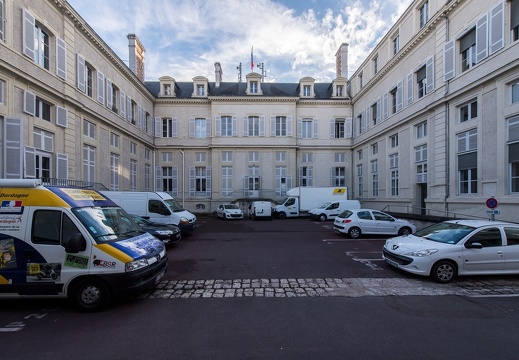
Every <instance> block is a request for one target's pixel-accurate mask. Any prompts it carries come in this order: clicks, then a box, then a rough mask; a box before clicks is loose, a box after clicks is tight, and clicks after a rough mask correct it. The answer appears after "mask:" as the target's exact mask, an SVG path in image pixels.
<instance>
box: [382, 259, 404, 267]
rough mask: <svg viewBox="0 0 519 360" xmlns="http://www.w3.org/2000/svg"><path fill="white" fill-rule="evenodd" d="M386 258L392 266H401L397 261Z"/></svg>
mask: <svg viewBox="0 0 519 360" xmlns="http://www.w3.org/2000/svg"><path fill="white" fill-rule="evenodd" d="M384 260H385V261H386V262H387V263H388V264H389V265H391V266H394V267H399V266H400V265H399V264H398V263H397V262H396V261H393V260H390V259H388V258H384Z"/></svg>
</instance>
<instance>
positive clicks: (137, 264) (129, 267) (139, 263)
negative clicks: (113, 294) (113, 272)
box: [126, 259, 148, 271]
mask: <svg viewBox="0 0 519 360" xmlns="http://www.w3.org/2000/svg"><path fill="white" fill-rule="evenodd" d="M146 266H148V260H147V259H140V260H135V261H130V262H127V263H126V271H135V270H138V269H140V268H143V267H146Z"/></svg>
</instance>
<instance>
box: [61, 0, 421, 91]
mask: <svg viewBox="0 0 519 360" xmlns="http://www.w3.org/2000/svg"><path fill="white" fill-rule="evenodd" d="M68 2H69V3H70V4H71V5H72V6H73V7H74V8H75V9H76V11H77V12H78V13H79V15H80V16H81V17H83V19H85V21H86V22H88V23H89V25H90V26H91V27H92V28H93V29H94V30H95V32H96V33H97V34H98V35H99V36H101V38H102V39H103V40H104V41H105V42H106V43H107V44H108V45H109V46H110V47H111V48H112V49H113V50H114V51H115V52H116V54H117V55H118V56H119V57H120V58H121V59H123V60H124V61H127V60H128V40H127V38H126V35H128V34H136V35H137V37H138V38H139V40H140V41H141V43H142V44H143V45H144V47H145V49H146V53H145V68H146V80H147V81H157V80H158V79H159V77H161V76H165V75H167V76H171V77H173V78H175V80H177V81H191V80H192V79H193V77H195V76H199V75H201V76H205V77H207V78H208V79H209V81H214V63H215V62H220V64H221V65H222V69H223V81H224V82H225V81H237V80H238V70H237V69H236V68H237V66H238V64H239V63H241V64H242V79H243V80H245V75H246V74H247V73H249V72H251V67H250V55H251V48H252V47H253V48H254V62H255V64H258V63H263V64H264V69H265V70H266V73H267V77H266V78H265V81H268V82H298V81H299V79H301V78H302V77H305V76H311V77H313V78H314V79H316V81H318V82H329V81H331V80H333V79H334V78H335V53H336V52H337V50H338V48H339V46H340V44H341V43H343V42H346V43H348V44H349V45H350V46H349V57H348V62H349V64H348V73H349V74H348V76H350V75H351V74H353V72H354V71H355V70H356V69H357V68H358V66H359V65H360V64H361V63H362V61H363V60H364V59H365V58H366V56H367V55H368V54H369V52H370V50H371V49H372V48H373V46H374V45H375V44H376V43H377V42H378V40H379V39H380V38H381V37H382V36H384V35H385V34H386V33H387V31H388V30H389V29H390V28H391V26H392V25H393V23H394V22H395V20H396V19H397V18H398V17H399V15H401V14H402V13H403V12H404V11H405V9H406V8H407V7H408V6H409V4H410V3H411V0H253V1H247V0H89V1H85V0H68ZM254 71H256V72H261V70H260V69H258V68H257V67H255V68H254Z"/></svg>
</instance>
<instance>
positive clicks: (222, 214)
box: [216, 204, 243, 219]
mask: <svg viewBox="0 0 519 360" xmlns="http://www.w3.org/2000/svg"><path fill="white" fill-rule="evenodd" d="M216 216H217V217H219V218H222V219H243V211H241V209H240V208H239V207H238V205H235V204H225V205H220V206H218V209H216Z"/></svg>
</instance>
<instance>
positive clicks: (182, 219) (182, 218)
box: [178, 216, 189, 225]
mask: <svg viewBox="0 0 519 360" xmlns="http://www.w3.org/2000/svg"><path fill="white" fill-rule="evenodd" d="M178 223H179V224H182V225H189V220H188V219H187V217H185V216H182V217H181V218H180V220H179V222H178Z"/></svg>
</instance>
